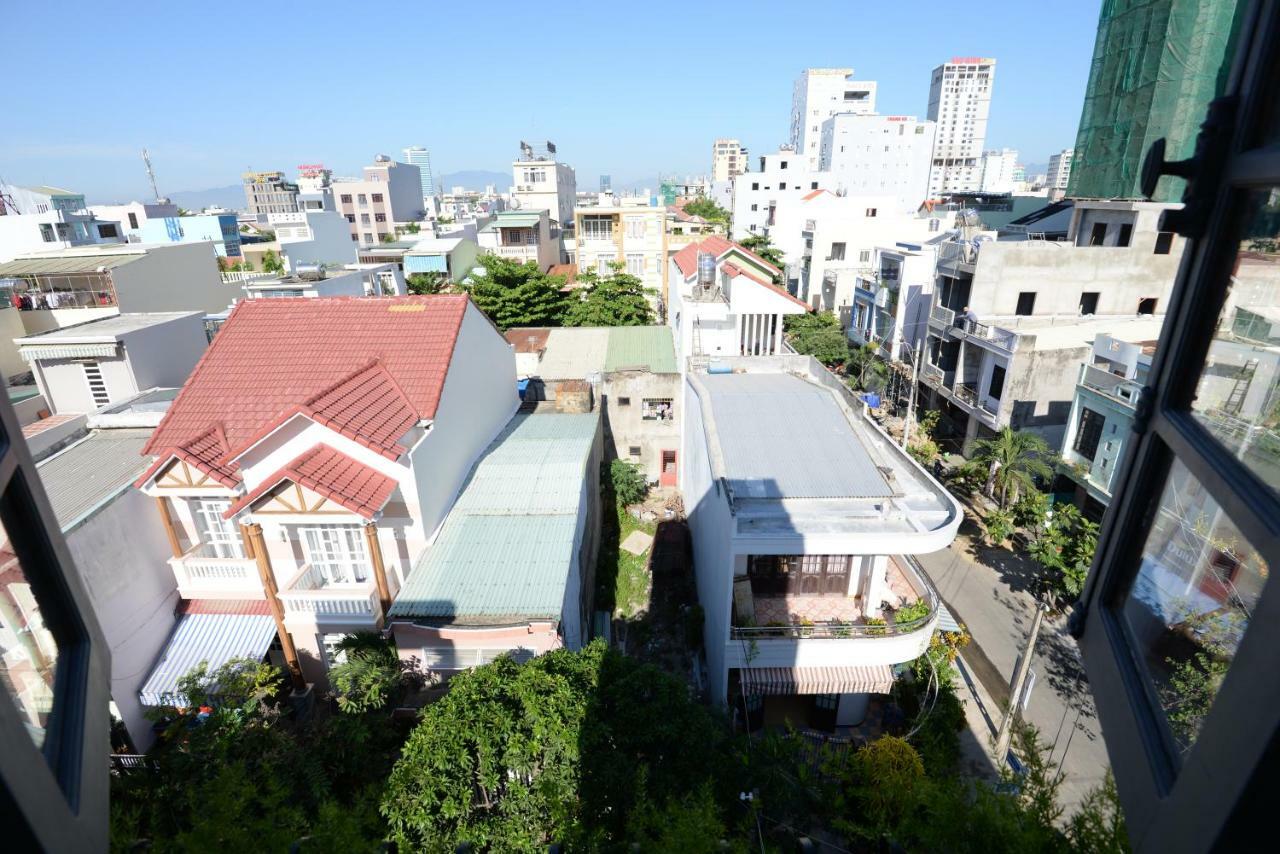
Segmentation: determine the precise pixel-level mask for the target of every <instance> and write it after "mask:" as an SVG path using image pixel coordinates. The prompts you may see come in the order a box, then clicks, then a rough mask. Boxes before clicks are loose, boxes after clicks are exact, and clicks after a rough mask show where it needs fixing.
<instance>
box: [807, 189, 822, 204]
mask: <svg viewBox="0 0 1280 854" xmlns="http://www.w3.org/2000/svg"><path fill="white" fill-rule="evenodd" d="M825 192H827V191H826V190H814V191H812V192H810V193H805V194H804V196H802V197H801V201H804V202H809V201H813V200H814V199H816V198H818V196H821V195H822V194H823V193H825Z"/></svg>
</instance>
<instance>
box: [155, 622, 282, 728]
mask: <svg viewBox="0 0 1280 854" xmlns="http://www.w3.org/2000/svg"><path fill="white" fill-rule="evenodd" d="M275 636H276V624H275V620H273V619H272V618H271V617H270V616H267V615H263V614H186V615H184V616H183V617H181V618H179V620H178V625H177V626H175V627H174V629H173V634H172V635H170V636H169V642H168V643H167V644H165V647H164V651H163V652H162V653H161V654H160V658H159V660H158V661H156V664H155V666H154V667H153V668H151V675H150V676H148V677H147V681H146V682H145V683H143V685H142V688H141V690H139V691H138V699H139V700H141V701H142V704H143V705H144V706H170V705H172V706H185V705H186V703H187V698H186V697H184V696H183V695H182V694H181V693H179V692H178V680H179V679H181V678H182V677H183V676H186V675H187V674H188V673H189V672H191V670H192V668H194V667H195V666H196V665H198V664H199V663H200V662H202V661H203V662H207V663H208V667H209V672H210V673H212V672H213V671H215V670H217V669H218V668H219V667H221V666H222V665H224V664H226V663H227V662H228V661H230V660H231V659H233V658H252V659H254V660H255V661H256V660H261V659H262V657H263V656H264V655H266V654H267V649H268V648H269V647H270V646H271V641H272V640H274V639H275Z"/></svg>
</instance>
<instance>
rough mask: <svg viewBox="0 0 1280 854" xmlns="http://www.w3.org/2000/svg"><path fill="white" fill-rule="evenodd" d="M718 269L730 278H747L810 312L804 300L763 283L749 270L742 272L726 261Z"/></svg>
mask: <svg viewBox="0 0 1280 854" xmlns="http://www.w3.org/2000/svg"><path fill="white" fill-rule="evenodd" d="M720 269H721V270H724V271H725V272H726V273H728V274H729V275H730V276H745V277H746V278H748V279H750V280H751V281H753V282H755V283H756V284H757V285H761V286H762V287H766V288H768V289H769V290H771V291H773V292H774V293H775V294H777V295H778V296H780V297H786V298H787V299H789V300H791V301H792V302H793V303H795V304H796V305H798V306H802V307H803V308H804V310H805V311H809V310H810V306H809V304H808V303H806V302H805V301H804V300H801V299H797V298H796V297H793V296H792V295H791V293H790V291H788V290H787V289H786V288H783V287H779V286H778V285H775V284H774V283H773V282H769V281H765V279H764V278H762V277H761V276H757V275H756V274H755V273H753V272H751V271H750V270H744V269H742V268H741V267H739V266H738V265H737V264H733V263H730V262H728V261H726V262H725V263H724V264H721V265H720Z"/></svg>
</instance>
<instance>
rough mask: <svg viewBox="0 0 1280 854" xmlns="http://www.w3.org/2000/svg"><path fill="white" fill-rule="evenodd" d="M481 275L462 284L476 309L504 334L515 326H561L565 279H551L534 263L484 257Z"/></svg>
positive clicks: (495, 256) (494, 256) (481, 257)
mask: <svg viewBox="0 0 1280 854" xmlns="http://www.w3.org/2000/svg"><path fill="white" fill-rule="evenodd" d="M479 261H480V266H481V268H482V272H480V273H473V274H472V276H471V278H470V279H469V280H468V281H467V282H466V283H464V284H463V290H465V291H466V292H467V293H469V294H471V299H472V300H474V301H475V304H476V307H477V308H479V309H480V310H481V311H483V312H484V313H485V314H487V315H488V316H489V319H490V320H492V321H493V322H494V324H495V325H496V326H497V327H498V328H499V329H501V330H503V331H504V332H505V331H506V330H508V329H510V328H511V327H513V326H560V325H561V321H562V318H563V317H564V311H565V304H566V299H565V295H564V294H563V293H561V291H560V289H561V288H563V287H564V277H563V276H548V275H547V274H546V273H543V272H542V271H541V270H539V269H538V265H537V264H536V263H535V262H533V261H526V262H524V263H523V264H522V263H520V262H518V261H515V260H514V259H511V258H501V257H499V256H497V255H489V254H485V255H481V256H480V259H479Z"/></svg>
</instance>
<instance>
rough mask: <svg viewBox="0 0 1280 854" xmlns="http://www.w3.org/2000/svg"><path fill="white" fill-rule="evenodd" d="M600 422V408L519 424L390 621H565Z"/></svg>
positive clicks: (484, 467)
mask: <svg viewBox="0 0 1280 854" xmlns="http://www.w3.org/2000/svg"><path fill="white" fill-rule="evenodd" d="M598 422H599V413H598V412H597V413H591V414H586V415H567V414H561V413H555V414H547V415H517V416H516V417H515V418H513V419H512V420H511V422H510V423H509V424H508V425H507V427H506V428H505V429H504V430H503V431H502V434H501V435H500V436H498V438H497V439H495V440H494V441H493V443H492V444H491V445H490V446H489V448H488V449H487V450H486V451H485V453H484V456H483V457H481V459H480V461H479V462H478V463H476V465H475V467H474V468H473V469H472V471H471V477H470V478H469V479H468V481H467V484H466V486H465V487H464V489H463V491H462V494H461V495H460V496H458V501H457V503H455V504H454V507H453V509H452V510H451V511H450V512H449V517H448V519H446V520H445V523H444V527H443V529H442V530H441V532H440V536H439V537H438V538H437V539H436V542H435V543H434V544H433V545H431V546H430V547H429V548H428V549H427V551H426V552H425V553H424V554H423V556H422V557H421V558H420V559H419V560H418V563H417V565H416V566H415V567H414V569H413V572H411V573H410V574H409V578H408V579H407V580H406V581H405V585H404V587H403V589H401V591H400V594H399V595H398V596H397V597H396V601H395V602H394V603H393V604H392V606H391V612H390V614H391V616H392V617H393V618H394V617H400V618H443V617H454V618H460V619H463V620H466V619H476V618H490V619H492V618H499V619H504V618H515V617H523V618H529V617H557V616H559V614H560V610H561V607H562V605H563V601H564V594H565V586H566V585H567V583H568V580H569V567H570V564H571V562H572V560H573V555H574V552H575V550H576V549H577V547H578V542H577V539H578V531H577V526H578V513H579V509H580V506H581V503H582V491H583V479H584V477H594V473H593V472H588V471H587V470H586V468H587V460H588V459H589V458H590V455H591V449H592V445H593V444H594V442H595V436H596V431H597V429H598Z"/></svg>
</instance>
